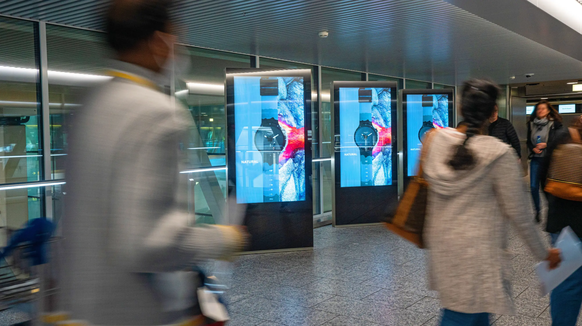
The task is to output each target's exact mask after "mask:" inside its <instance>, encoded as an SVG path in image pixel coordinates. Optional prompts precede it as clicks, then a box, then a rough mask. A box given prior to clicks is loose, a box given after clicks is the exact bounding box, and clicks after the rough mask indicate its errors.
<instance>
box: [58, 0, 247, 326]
mask: <svg viewBox="0 0 582 326" xmlns="http://www.w3.org/2000/svg"><path fill="white" fill-rule="evenodd" d="M170 5H171V3H170V1H165V0H114V1H112V4H111V7H110V9H109V11H108V16H107V20H106V24H105V27H106V29H107V35H106V39H107V41H108V43H109V45H110V46H111V48H112V49H113V51H114V53H115V55H116V58H117V62H116V63H115V67H116V69H115V70H113V71H112V72H111V76H112V77H113V79H112V80H111V81H109V82H107V83H106V84H104V85H102V86H100V87H99V88H98V89H96V90H94V92H93V93H92V94H91V95H90V96H89V98H88V100H87V101H86V103H85V105H84V106H83V108H81V109H80V110H79V111H78V112H76V113H75V120H74V123H73V128H72V130H71V137H70V138H71V142H70V144H71V145H70V148H69V149H70V151H69V160H68V165H67V188H68V189H67V192H68V194H69V195H68V196H67V197H68V199H67V205H66V212H65V218H64V220H63V221H62V224H63V225H62V226H63V237H64V240H63V260H64V261H63V267H62V271H63V274H64V275H63V278H62V281H63V298H62V301H63V308H64V309H66V310H67V311H68V312H70V314H71V318H73V319H76V320H85V321H87V322H88V323H90V324H93V325H162V324H164V325H165V324H170V323H177V322H185V323H187V324H188V325H203V324H205V322H206V321H205V319H204V317H202V316H201V315H200V311H199V307H198V305H197V302H196V288H197V280H198V277H197V275H196V274H195V273H193V272H190V270H192V268H193V266H195V265H197V264H198V263H200V262H203V261H205V260H207V259H218V258H221V257H228V256H230V255H231V254H233V253H234V252H236V251H239V250H241V249H242V248H243V245H244V243H245V238H246V233H245V232H243V231H242V229H240V228H236V227H224V226H223V227H219V226H205V227H191V226H188V225H189V220H190V215H189V214H188V213H187V212H186V211H183V210H182V207H183V206H184V205H183V204H184V203H183V202H181V201H180V198H181V197H183V196H181V194H180V192H181V191H186V188H184V189H180V187H179V185H180V181H181V180H183V179H181V178H182V177H187V174H180V167H179V166H180V163H181V162H184V159H183V153H182V152H180V151H179V148H180V146H179V141H180V139H185V138H187V137H186V136H185V135H186V134H187V133H188V131H189V129H190V128H191V126H193V121H192V117H191V115H190V114H189V113H188V112H187V111H186V110H185V109H184V108H183V107H181V106H180V105H179V104H175V105H174V101H173V100H172V98H170V97H169V96H167V95H165V94H163V93H162V92H161V91H160V88H159V87H158V81H159V80H161V79H162V76H163V75H164V74H166V73H167V72H168V71H170V70H169V69H171V67H172V57H173V45H174V42H175V41H176V36H174V34H173V25H172V22H171V20H170V14H169V12H170Z"/></svg>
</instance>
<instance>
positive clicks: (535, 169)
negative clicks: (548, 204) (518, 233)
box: [527, 100, 562, 223]
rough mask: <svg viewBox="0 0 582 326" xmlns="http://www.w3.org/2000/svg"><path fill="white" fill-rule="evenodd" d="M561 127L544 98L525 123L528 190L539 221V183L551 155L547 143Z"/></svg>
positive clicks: (553, 138) (553, 139) (543, 177)
mask: <svg viewBox="0 0 582 326" xmlns="http://www.w3.org/2000/svg"><path fill="white" fill-rule="evenodd" d="M561 129H562V117H561V116H560V114H559V113H558V111H556V109H555V108H554V107H553V106H552V105H551V104H550V102H548V101H546V100H541V101H540V102H538V104H536V106H535V108H534V110H533V112H532V114H531V116H530V118H529V121H528V124H527V148H529V150H530V158H531V162H530V169H529V175H530V190H531V196H532V198H533V202H534V206H535V209H536V216H535V220H536V222H538V223H539V222H540V221H541V215H540V212H541V199H540V184H542V183H545V180H546V175H547V173H548V160H547V159H544V158H547V157H549V156H551V153H550V151H549V150H548V144H550V143H552V142H554V141H555V140H556V131H558V132H559V131H560V130H561Z"/></svg>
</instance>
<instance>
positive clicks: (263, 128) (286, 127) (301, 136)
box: [227, 69, 311, 204]
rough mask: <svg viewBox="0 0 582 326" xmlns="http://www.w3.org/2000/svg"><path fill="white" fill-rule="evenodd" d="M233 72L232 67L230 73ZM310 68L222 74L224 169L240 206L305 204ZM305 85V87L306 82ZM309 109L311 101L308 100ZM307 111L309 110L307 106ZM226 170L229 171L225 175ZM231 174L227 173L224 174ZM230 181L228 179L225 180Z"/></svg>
mask: <svg viewBox="0 0 582 326" xmlns="http://www.w3.org/2000/svg"><path fill="white" fill-rule="evenodd" d="M233 70H234V71H236V69H233ZM309 73H310V71H309V70H269V71H263V70H259V71H257V72H241V73H233V74H228V73H227V81H228V82H229V84H230V85H229V86H228V93H229V94H230V97H229V103H228V105H229V106H230V109H229V115H230V118H231V119H230V120H229V121H231V122H234V126H229V130H230V133H231V134H230V135H229V139H230V140H229V141H230V142H231V144H232V145H234V146H233V148H234V151H229V156H230V155H232V157H231V158H229V161H230V162H232V163H234V164H233V166H231V165H230V164H229V169H233V168H234V170H235V171H232V172H235V173H234V179H235V183H236V199H237V203H239V204H251V203H281V202H297V201H305V200H306V187H307V182H306V167H307V165H309V164H311V163H309V162H307V157H308V156H309V158H310V157H311V156H310V155H306V136H307V133H306V130H307V129H306V123H305V122H306V116H308V112H307V111H306V103H307V98H308V97H310V96H311V92H310V88H308V89H307V90H308V93H307V94H305V89H306V80H307V81H310V79H311V78H310V74H309ZM308 85H309V84H308ZM309 105H310V102H309ZM309 109H310V108H309ZM229 172H230V171H229ZM229 174H230V173H229ZM229 179H230V177H229Z"/></svg>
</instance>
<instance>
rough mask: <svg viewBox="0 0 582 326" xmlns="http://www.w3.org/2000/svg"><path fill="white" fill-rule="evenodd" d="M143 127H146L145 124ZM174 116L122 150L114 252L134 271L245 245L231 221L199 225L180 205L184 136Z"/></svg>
mask: <svg viewBox="0 0 582 326" xmlns="http://www.w3.org/2000/svg"><path fill="white" fill-rule="evenodd" d="M142 129H143V128H142ZM180 134H181V131H180V130H176V128H175V124H173V123H171V121H168V122H165V121H157V124H156V125H155V127H150V128H148V129H147V132H145V133H141V134H140V136H139V137H136V139H134V140H133V141H129V144H130V146H131V144H135V146H137V147H136V148H133V149H132V148H131V147H130V146H128V148H127V149H126V151H132V155H124V154H122V156H121V157H123V158H124V159H123V160H125V161H126V162H122V161H123V160H121V162H118V164H119V165H120V166H126V167H127V166H129V168H125V170H124V173H122V174H121V173H120V174H118V177H117V180H116V181H115V182H116V186H115V188H113V189H114V194H115V197H114V199H113V202H112V214H111V216H110V217H109V218H110V223H109V225H108V234H109V237H110V239H109V240H110V241H108V244H109V246H110V253H111V257H112V260H113V262H114V263H115V264H117V265H119V266H122V267H124V268H127V269H128V270H130V271H132V272H166V271H176V270H182V269H184V268H188V267H192V266H193V265H195V264H197V263H199V262H201V261H204V260H207V259H217V258H220V257H224V256H228V255H229V254H231V253H233V252H234V251H235V250H237V249H240V248H239V246H240V244H241V243H242V241H241V239H240V236H239V234H238V232H237V231H235V230H234V229H232V228H229V227H217V226H207V227H194V226H191V225H190V223H189V219H190V216H189V214H188V212H185V211H183V210H181V209H180V205H179V203H178V199H177V198H179V196H178V192H180V191H186V189H181V188H180V187H179V185H180V184H181V182H179V179H180V178H181V177H187V174H180V173H179V172H180V171H179V157H180V155H179V154H178V139H179V137H180Z"/></svg>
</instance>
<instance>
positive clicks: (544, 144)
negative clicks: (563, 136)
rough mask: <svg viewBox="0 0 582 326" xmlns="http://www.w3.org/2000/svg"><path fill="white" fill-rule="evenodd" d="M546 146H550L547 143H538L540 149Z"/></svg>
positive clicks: (537, 146)
mask: <svg viewBox="0 0 582 326" xmlns="http://www.w3.org/2000/svg"><path fill="white" fill-rule="evenodd" d="M546 147H548V144H547V143H539V144H537V145H536V148H538V149H544V148H546Z"/></svg>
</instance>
